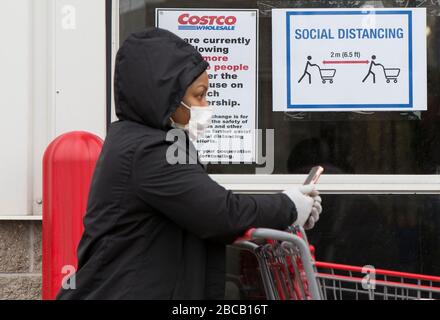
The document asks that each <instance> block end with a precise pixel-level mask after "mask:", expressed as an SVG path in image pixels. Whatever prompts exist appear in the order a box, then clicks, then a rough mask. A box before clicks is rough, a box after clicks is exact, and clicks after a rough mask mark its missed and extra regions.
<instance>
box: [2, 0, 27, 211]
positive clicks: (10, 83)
mask: <svg viewBox="0 0 440 320" xmlns="http://www.w3.org/2000/svg"><path fill="white" fill-rule="evenodd" d="M31 2H32V1H31V0H2V1H1V10H0V39H1V45H0V105H1V109H0V110H1V117H2V121H1V123H0V152H1V153H0V155H1V156H0V181H1V183H0V212H1V213H4V214H29V213H31V210H32V205H31V201H32V200H31V199H32V194H31V191H32V190H31V188H30V186H31V183H30V182H31V180H30V179H31V178H32V176H31V174H32V134H31V129H32V108H31V101H32V63H31V59H32V37H31V30H32V29H31V28H32V6H31Z"/></svg>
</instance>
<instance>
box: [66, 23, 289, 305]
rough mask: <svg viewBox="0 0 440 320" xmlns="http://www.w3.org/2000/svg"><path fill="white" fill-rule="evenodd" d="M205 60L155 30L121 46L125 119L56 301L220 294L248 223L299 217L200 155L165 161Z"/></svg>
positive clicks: (120, 99) (119, 81)
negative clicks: (226, 176) (216, 176)
mask: <svg viewBox="0 0 440 320" xmlns="http://www.w3.org/2000/svg"><path fill="white" fill-rule="evenodd" d="M207 67H208V64H207V63H206V62H205V61H204V60H203V59H202V57H201V55H200V54H199V53H198V52H197V51H196V50H195V49H194V48H193V47H192V46H190V45H188V44H187V43H186V42H185V41H183V40H182V39H180V38H179V37H177V36H176V35H174V34H172V33H170V32H168V31H165V30H161V29H157V28H150V29H147V30H145V31H143V32H139V33H136V34H133V35H132V36H130V37H129V38H128V39H127V40H126V41H125V43H124V44H123V46H122V47H121V48H120V50H119V52H118V55H117V58H116V70H115V102H116V112H117V116H118V118H119V121H118V122H115V123H113V124H111V126H110V128H109V131H108V135H107V138H106V140H105V143H104V146H103V150H102V153H101V155H100V158H99V160H98V163H97V166H96V169H95V173H94V176H93V179H92V183H91V189H90V193H89V199H88V206H87V213H86V215H85V218H84V228H85V230H84V234H83V236H82V239H81V241H80V244H79V247H78V270H77V272H76V275H75V277H76V279H75V281H76V289H69V290H65V289H61V291H60V292H59V293H58V296H57V298H58V299H221V298H223V296H224V281H225V279H224V275H225V245H226V244H227V243H230V242H231V241H232V240H233V239H234V238H236V237H238V236H240V235H242V234H243V232H244V231H245V230H247V229H248V228H251V227H268V228H277V229H284V228H286V227H287V226H288V225H290V224H292V223H293V222H294V221H295V220H296V216H297V214H296V209H295V206H294V204H293V203H292V202H291V200H290V199H289V198H288V197H287V196H286V195H284V194H273V195H238V194H233V193H232V192H231V191H228V190H225V189H224V188H223V187H221V186H220V185H219V184H217V183H216V182H214V181H213V180H212V179H211V178H210V177H209V176H208V174H207V173H206V172H205V170H204V167H203V166H202V165H201V164H200V163H199V162H198V161H197V160H198V159H195V160H196V164H174V165H173V164H169V163H168V161H167V160H166V152H167V149H168V148H169V147H170V145H171V144H172V143H173V142H168V141H167V139H166V135H167V131H168V130H169V129H170V121H169V118H170V116H171V114H172V113H173V112H174V111H175V110H176V108H177V107H178V106H179V104H180V101H181V100H182V98H183V96H184V94H185V91H186V89H187V88H188V87H189V86H190V84H191V83H192V82H193V81H194V80H195V79H196V78H197V77H198V76H199V75H201V74H202V73H203V72H204V71H205V70H206V68H207ZM185 137H186V138H187V136H186V135H185ZM187 143H188V144H189V145H190V146H191V147H192V148H194V146H192V144H191V143H190V142H189V140H188V141H187ZM72 279H73V278H72Z"/></svg>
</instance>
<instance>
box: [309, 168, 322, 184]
mask: <svg viewBox="0 0 440 320" xmlns="http://www.w3.org/2000/svg"><path fill="white" fill-rule="evenodd" d="M323 172H324V168H323V167H321V166H316V167H313V168H312V169H311V170H310V173H309V175H308V177H307V179H306V181H305V182H304V185H309V184H316V183H318V180H319V177H320V176H321V174H322V173H323Z"/></svg>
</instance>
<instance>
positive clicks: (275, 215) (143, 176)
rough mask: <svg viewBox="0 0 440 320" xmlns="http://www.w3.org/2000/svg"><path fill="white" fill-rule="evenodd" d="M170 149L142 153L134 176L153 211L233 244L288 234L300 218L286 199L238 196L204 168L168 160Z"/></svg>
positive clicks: (195, 231) (202, 235)
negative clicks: (276, 232) (260, 234)
mask: <svg viewBox="0 0 440 320" xmlns="http://www.w3.org/2000/svg"><path fill="white" fill-rule="evenodd" d="M166 148H167V146H160V147H158V148H156V149H155V150H151V149H141V150H139V151H138V152H137V154H136V156H135V162H134V164H133V166H134V168H133V175H134V179H135V184H136V185H135V190H136V193H137V195H138V196H139V197H140V198H141V199H142V200H143V201H145V202H146V203H147V204H148V205H149V206H151V207H153V208H154V209H155V210H157V211H158V212H161V213H162V214H163V215H164V216H166V217H167V218H169V219H170V220H172V221H174V222H175V223H176V224H178V225H179V226H181V227H182V228H184V229H186V230H188V231H189V232H191V233H193V234H195V235H196V236H198V237H200V238H202V239H211V240H218V239H223V240H222V241H223V242H227V243H229V242H231V241H232V240H233V239H235V238H236V237H238V236H241V235H242V234H243V233H244V232H245V231H246V230H247V229H249V228H258V227H264V228H274V229H286V228H287V227H288V226H289V225H291V224H292V223H293V222H294V221H295V220H296V218H297V213H296V208H295V205H294V204H293V202H292V201H291V200H290V199H289V197H287V196H286V195H285V194H282V193H279V194H267V195H263V194H261V195H244V194H234V193H232V192H231V191H228V190H226V189H225V188H223V187H222V186H220V185H219V184H218V183H217V182H215V181H214V180H212V179H211V178H210V177H209V175H208V174H207V173H206V172H205V170H204V169H203V167H202V166H201V165H199V164H175V165H171V164H169V163H168V162H167V161H166V158H165V153H166Z"/></svg>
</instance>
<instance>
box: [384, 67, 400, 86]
mask: <svg viewBox="0 0 440 320" xmlns="http://www.w3.org/2000/svg"><path fill="white" fill-rule="evenodd" d="M383 72H384V73H385V79H386V80H387V83H390V82H391V80H393V82H394V83H397V78H398V77H399V75H400V69H399V68H384V69H383Z"/></svg>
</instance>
